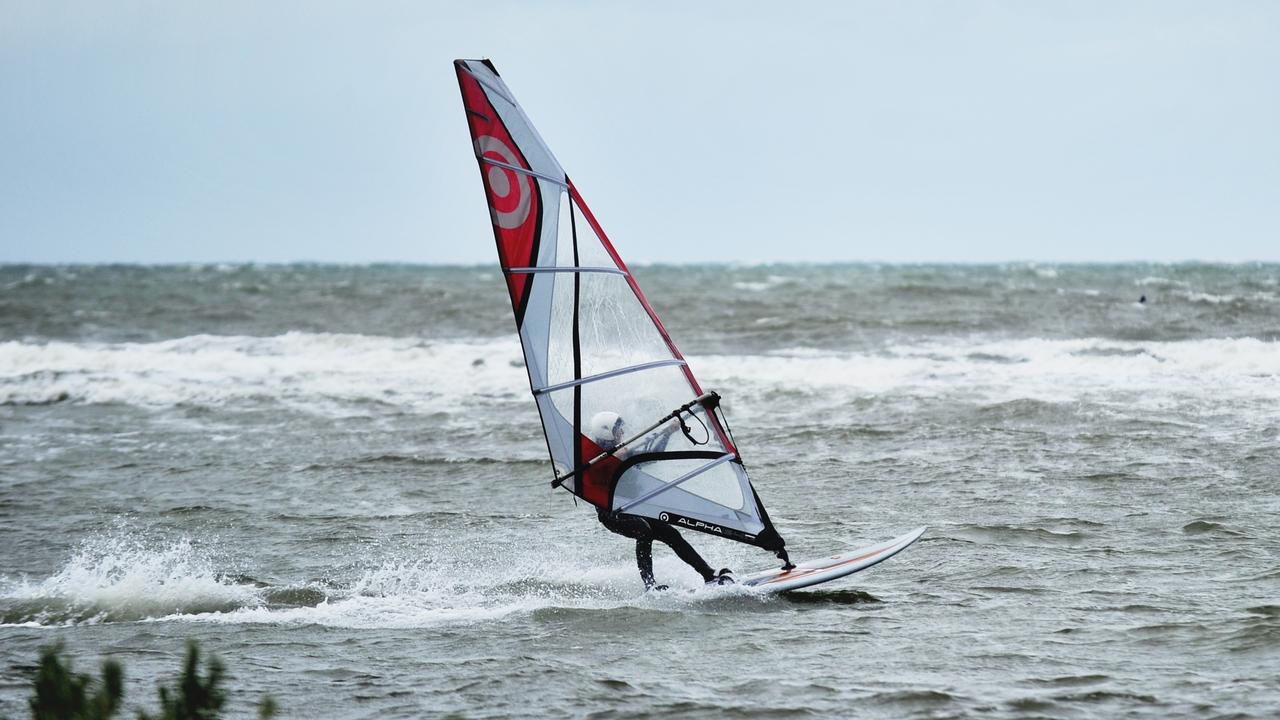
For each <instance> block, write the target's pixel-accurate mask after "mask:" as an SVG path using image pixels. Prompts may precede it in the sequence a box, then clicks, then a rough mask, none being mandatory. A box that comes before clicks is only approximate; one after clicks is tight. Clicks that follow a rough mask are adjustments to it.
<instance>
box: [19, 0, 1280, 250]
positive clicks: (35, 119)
mask: <svg viewBox="0 0 1280 720" xmlns="http://www.w3.org/2000/svg"><path fill="white" fill-rule="evenodd" d="M781 5H782V4H780V3H758V4H752V3H743V2H729V3H654V2H648V3H643V4H641V3H631V4H626V5H624V4H621V3H617V4H614V3H585V2H584V3H575V2H543V3H532V2H530V3H504V2H486V3H458V2H449V3H441V4H439V5H433V4H429V3H422V2H405V3H391V2H372V3H367V2H350V3H331V2H299V3H286V2H271V3H260V2H225V1H224V2H213V3H195V2H190V3H188V2H160V1H155V2H84V3H76V2H45V1H42V0H30V1H28V0H0V262H20V261H38V262H216V261H262V262H277V261H293V260H315V261H337V262H374V261H404V262H440V263H444V262H448V263H455V262H492V261H493V260H494V258H495V253H494V250H493V238H492V235H491V232H490V229H489V224H488V214H487V209H486V206H485V201H484V198H483V195H482V192H481V187H480V178H479V173H478V171H477V169H476V164H475V160H474V158H473V156H472V153H471V148H470V142H469V138H468V135H467V129H466V124H465V120H464V116H463V112H462V107H461V101H460V99H459V96H458V87H457V81H456V79H455V76H454V71H453V67H452V65H451V63H450V61H451V60H453V59H454V58H455V57H486V56H487V57H490V58H492V60H493V62H494V63H495V65H496V66H497V68H498V70H499V72H501V73H502V75H503V77H504V79H506V81H507V84H508V85H509V86H510V87H511V88H512V90H513V91H514V92H515V94H516V97H517V99H519V100H520V101H521V103H522V104H523V105H524V107H525V109H526V111H527V112H528V113H529V115H530V117H531V118H532V119H533V121H534V123H535V124H536V125H537V127H538V128H539V130H540V131H541V133H542V135H543V137H544V138H545V139H546V141H547V143H548V144H549V145H550V146H551V148H552V150H553V151H554V152H555V153H556V155H557V157H558V158H559V160H560V162H561V163H562V164H563V165H564V167H565V168H566V170H567V171H568V172H569V174H570V176H572V177H573V178H574V180H575V182H576V183H577V184H578V186H579V188H580V189H581V191H582V192H583V195H584V196H585V198H586V200H587V202H588V203H589V204H590V205H591V207H592V209H593V210H594V211H595V213H596V215H597V216H598V217H599V218H600V220H601V222H602V223H603V225H604V227H605V229H606V231H608V232H609V234H610V235H611V237H612V238H613V239H614V241H615V243H616V244H617V245H618V246H619V249H620V250H621V252H622V253H623V255H624V257H626V258H627V259H629V260H632V261H641V262H643V261H670V262H681V261H701V260H734V261H748V262H751V261H824V260H887V261H908V262H916V261H962V262H988V261H1005V260H1031V261H1114V260H1132V259H1150V260H1173V261H1176V260H1188V259H1206V260H1230V261H1238V260H1272V261H1275V260H1280V3H1276V2H1216V3H1210V2H1150V3H1143V2H1120V3H1117V2H1096V3H1091V2H1054V3H1048V2H1044V3H1035V2H1012V1H1010V2H916V3H899V2H832V3H814V4H806V5H803V8H804V9H803V10H799V9H793V10H782V9H780V7H781ZM796 7H800V5H799V4H796Z"/></svg>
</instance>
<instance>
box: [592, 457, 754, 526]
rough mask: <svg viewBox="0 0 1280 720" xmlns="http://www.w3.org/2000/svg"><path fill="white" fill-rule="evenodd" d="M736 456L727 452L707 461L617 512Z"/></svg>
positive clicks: (624, 510) (626, 509)
mask: <svg viewBox="0 0 1280 720" xmlns="http://www.w3.org/2000/svg"><path fill="white" fill-rule="evenodd" d="M735 457H736V455H734V454H733V453H725V454H723V455H721V456H720V457H718V458H716V459H715V460H712V461H711V462H709V463H707V464H706V465H703V466H702V467H700V468H695V469H693V470H690V471H689V472H687V473H685V474H684V475H681V476H680V477H678V478H676V479H675V480H672V481H671V482H669V483H667V484H666V485H663V486H662V487H656V488H654V489H652V490H650V491H649V492H647V493H645V494H644V495H641V496H640V497H638V498H636V499H635V500H632V501H631V502H629V503H627V504H626V505H623V506H622V507H620V508H618V509H617V511H616V512H620V513H623V512H626V511H628V510H630V509H631V508H633V507H635V506H636V505H639V504H640V503H642V502H645V501H646V500H650V499H652V498H653V497H654V496H656V495H660V494H662V493H664V492H666V491H668V490H670V489H672V488H674V487H676V486H678V485H680V484H681V483H683V482H685V481H686V480H691V479H693V478H695V477H697V476H698V475H701V474H702V473H704V472H706V471H708V470H710V469H711V468H714V467H716V466H719V465H723V464H725V463H727V462H729V461H730V460H732V459H734V458H735Z"/></svg>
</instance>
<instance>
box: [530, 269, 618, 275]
mask: <svg viewBox="0 0 1280 720" xmlns="http://www.w3.org/2000/svg"><path fill="white" fill-rule="evenodd" d="M506 272H509V273H517V274H529V273H604V274H606V275H626V274H627V273H625V272H623V271H622V270H619V269H618V268H616V267H615V268H603V267H523V268H507V269H506Z"/></svg>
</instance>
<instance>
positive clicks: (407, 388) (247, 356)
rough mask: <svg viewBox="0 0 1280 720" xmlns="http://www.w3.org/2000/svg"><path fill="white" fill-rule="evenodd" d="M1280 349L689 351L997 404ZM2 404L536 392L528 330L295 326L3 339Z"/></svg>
mask: <svg viewBox="0 0 1280 720" xmlns="http://www.w3.org/2000/svg"><path fill="white" fill-rule="evenodd" d="M1278 350H1280V348H1278V347H1277V343H1276V342H1273V341H1264V340H1258V339H1253V338H1237V339H1209V340H1185V341H1168V342H1158V341H1150V342H1125V341H1115V340H1103V339H1097V338H1085V339H1075V340H1048V339H1037V338H1031V339H1017V340H982V339H975V340H947V341H938V342H929V343H918V344H908V345H887V346H884V347H880V348H875V349H871V350H866V351H857V352H833V351H827V350H814V349H807V348H794V349H790V350H785V351H779V352H773V353H766V354H755V355H703V356H695V357H692V358H690V363H691V364H692V365H693V366H694V367H695V369H696V371H697V372H698V374H699V376H700V377H701V378H703V379H704V384H710V385H712V386H719V387H729V386H733V387H741V386H745V387H746V388H748V389H749V390H754V391H757V392H770V391H778V390H781V391H798V392H830V391H833V390H834V391H843V392H844V393H845V394H846V395H853V396H858V395H865V394H879V393H903V394H913V395H921V396H929V397H934V396H940V395H951V396H954V397H955V399H960V400H964V399H971V400H972V401H974V402H978V403H981V404H985V405H994V404H999V403H1006V402H1011V401H1015V400H1036V401H1042V402H1071V401H1076V400H1081V399H1098V398H1100V397H1101V398H1105V397H1108V396H1116V397H1119V398H1122V399H1123V400H1124V401H1125V402H1126V403H1129V402H1132V403H1137V404H1139V405H1142V404H1144V403H1145V404H1148V405H1149V404H1153V403H1154V404H1160V403H1168V402H1170V399H1171V398H1174V399H1177V398H1179V397H1184V398H1186V399H1197V400H1203V401H1206V402H1210V403H1218V402H1224V401H1226V402H1234V401H1236V400H1249V401H1251V402H1261V401H1268V402H1274V401H1276V400H1280V384H1277V383H1276V382H1275V378H1276V377H1280V351H1278ZM0 367H3V368H5V370H4V371H3V374H0V404H7V405H29V404H50V403H80V404H112V403H119V404H128V405H136V406H140V407H152V408H157V407H174V406H221V405H227V404H231V403H241V404H250V405H251V404H253V403H282V404H285V405H287V406H292V407H295V408H298V409H302V410H306V411H310V412H318V413H323V414H335V415H342V414H350V413H353V412H370V411H372V409H376V408H384V409H389V410H392V411H395V410H404V411H410V412H446V413H447V412H454V411H460V410H464V409H466V408H468V407H471V406H474V404H475V403H477V402H491V401H500V402H508V401H516V402H523V401H524V400H525V394H524V391H523V390H522V388H524V387H525V384H526V382H527V380H526V378H525V373H524V369H523V367H522V362H521V354H520V347H519V344H518V342H517V341H516V340H515V339H514V338H511V339H500V340H469V341H468V340H457V341H427V340H422V339H415V338H389V337H375V336H365V335H340V334H313V333H301V332H290V333H286V334H284V335H279V336H274V337H247V336H212V335H196V336H191V337H186V338H180V339H176V340H167V341H163V342H155V343H88V342H86V343H73V342H43V343H40V342H21V341H10V342H6V343H0Z"/></svg>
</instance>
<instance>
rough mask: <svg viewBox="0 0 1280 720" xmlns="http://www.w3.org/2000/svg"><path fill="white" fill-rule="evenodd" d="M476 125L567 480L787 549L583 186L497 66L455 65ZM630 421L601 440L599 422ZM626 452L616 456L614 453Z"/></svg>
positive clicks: (520, 321) (578, 488) (514, 296)
mask: <svg viewBox="0 0 1280 720" xmlns="http://www.w3.org/2000/svg"><path fill="white" fill-rule="evenodd" d="M454 66H455V68H456V70H457V73H458V83H459V86H460V87H461V90H462V103H463V106H464V108H465V110H466V117H467V125H468V127H469V129H470V130H471V140H472V145H473V147H474V149H475V153H476V159H477V161H478V162H479V165H480V178H481V181H482V182H483V184H484V193H485V198H486V200H487V201H488V204H489V216H490V219H491V220H492V222H493V234H494V238H495V239H496V240H497V244H498V261H499V262H500V263H501V265H502V271H503V273H504V276H505V279H506V285H507V292H508V293H509V294H510V297H511V307H512V309H513V310H514V311H515V320H516V327H517V329H518V330H519V333H520V342H521V344H522V345H523V348H524V359H525V367H526V368H527V369H528V371H529V385H530V389H531V390H532V391H533V397H534V400H535V401H536V403H537V406H538V412H539V414H540V415H541V417H542V429H543V433H544V435H545V437H546V441H547V450H548V451H549V452H550V454H551V462H552V467H553V470H554V473H555V480H554V481H553V483H552V484H553V485H554V486H558V487H564V488H565V489H567V490H569V491H570V492H572V493H573V494H574V495H576V496H578V497H580V498H582V499H584V500H586V501H587V502H589V503H591V504H593V505H596V506H597V507H600V508H604V509H605V510H607V511H617V512H626V513H630V514H635V515H641V516H645V517H650V518H654V519H657V520H661V521H664V522H668V523H672V524H674V525H678V526H681V527H686V528H690V529H693V530H699V531H702V532H706V533H710V534H714V535H720V536H722V537H726V538H730V539H732V540H737V541H739V542H744V543H749V544H752V545H758V546H760V547H763V548H765V549H768V550H771V551H773V552H775V553H777V554H778V556H779V557H781V558H783V559H784V561H785V560H786V551H785V543H784V541H783V539H782V537H781V536H780V535H778V532H777V531H776V530H775V529H774V526H773V523H772V522H771V521H770V520H769V515H768V513H766V512H765V509H764V505H763V503H761V502H760V498H759V496H758V495H757V494H756V492H755V489H754V488H753V487H752V485H751V481H750V480H749V479H748V477H747V472H746V469H745V468H744V466H743V464H742V457H741V455H740V453H739V452H738V448H737V446H736V445H735V444H734V442H733V438H732V436H731V435H730V433H729V431H728V430H727V428H728V425H727V423H726V422H724V416H723V414H722V413H723V411H722V410H721V409H720V408H719V404H718V401H719V396H717V395H715V394H714V393H704V391H703V389H702V386H701V385H699V384H698V380H697V378H695V377H694V375H693V371H692V370H691V369H690V368H689V364H688V363H687V362H686V361H685V359H684V357H683V356H682V355H681V354H680V350H679V349H678V348H676V345H675V343H674V342H672V340H671V336H670V335H669V334H668V333H667V330H666V328H664V327H663V325H662V321H661V320H659V319H658V316H657V314H656V313H654V311H653V307H652V306H650V304H649V301H648V300H647V299H646V298H645V295H644V293H643V292H641V291H640V286H639V285H638V284H637V283H636V280H635V278H634V277H633V276H632V275H631V271H630V270H628V269H627V266H626V264H625V263H624V262H623V261H622V258H621V257H620V256H619V255H618V252H617V250H616V249H615V248H614V246H613V243H611V242H610V241H609V238H608V237H607V236H606V235H605V233H604V230H603V229H601V227H600V223H599V222H598V221H597V220H596V218H595V216H594V215H592V213H591V210H589V209H588V208H587V205H586V203H585V202H584V201H583V199H582V195H581V194H580V193H579V192H578V189H577V187H576V186H575V185H574V184H573V182H572V181H571V180H570V179H569V177H568V176H567V175H566V174H565V172H564V169H563V168H562V167H561V166H560V163H559V162H558V161H557V160H556V158H555V156H554V155H552V153H551V150H550V149H549V148H548V147H547V145H546V143H544V142H543V141H542V138H541V137H540V136H539V135H538V132H537V130H535V129H534V127H533V124H532V123H530V122H529V118H528V117H527V116H526V115H525V113H524V111H523V110H522V109H521V108H520V105H519V104H518V103H517V102H516V100H515V96H514V95H513V94H512V93H511V90H510V89H509V88H508V87H507V85H506V83H504V82H503V81H502V78H501V77H499V76H498V72H497V70H496V69H495V68H494V66H493V64H492V63H491V62H489V61H488V60H457V61H455V62H454ZM599 417H605V418H609V419H611V421H612V419H614V418H616V419H619V420H621V422H617V423H615V424H614V427H615V429H620V434H621V435H622V436H625V438H623V437H618V436H615V437H613V438H612V439H610V438H607V437H603V436H602V435H601V433H599V432H597V429H596V428H593V427H591V426H590V425H589V423H590V421H591V420H592V419H593V418H599ZM615 445H616V446H615Z"/></svg>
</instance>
